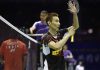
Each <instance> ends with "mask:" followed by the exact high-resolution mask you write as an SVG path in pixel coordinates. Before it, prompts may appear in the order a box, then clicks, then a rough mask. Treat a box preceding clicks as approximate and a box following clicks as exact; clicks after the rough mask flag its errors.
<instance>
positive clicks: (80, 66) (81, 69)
mask: <svg viewBox="0 0 100 70" xmlns="http://www.w3.org/2000/svg"><path fill="white" fill-rule="evenodd" d="M75 70H85V68H84V65H83V61H81V60H80V61H79V62H78V64H77V65H76V68H75Z"/></svg>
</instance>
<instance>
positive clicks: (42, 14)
mask: <svg viewBox="0 0 100 70" xmlns="http://www.w3.org/2000/svg"><path fill="white" fill-rule="evenodd" d="M47 16H48V15H47V14H45V13H41V14H40V19H41V21H45V20H46V18H47Z"/></svg>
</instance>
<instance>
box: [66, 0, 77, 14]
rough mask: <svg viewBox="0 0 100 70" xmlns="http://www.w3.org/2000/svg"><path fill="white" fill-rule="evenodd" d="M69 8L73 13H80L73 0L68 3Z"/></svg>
mask: <svg viewBox="0 0 100 70" xmlns="http://www.w3.org/2000/svg"><path fill="white" fill-rule="evenodd" d="M67 4H68V10H69V11H70V12H71V13H72V14H76V13H78V11H77V9H76V7H75V3H74V2H72V1H69V2H68V3H67Z"/></svg>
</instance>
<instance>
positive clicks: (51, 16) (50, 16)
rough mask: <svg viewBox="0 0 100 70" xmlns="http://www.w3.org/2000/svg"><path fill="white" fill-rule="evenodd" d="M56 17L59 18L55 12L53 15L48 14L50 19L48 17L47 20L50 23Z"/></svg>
mask: <svg viewBox="0 0 100 70" xmlns="http://www.w3.org/2000/svg"><path fill="white" fill-rule="evenodd" d="M54 16H57V17H58V16H59V15H58V14H57V13H55V12H52V13H49V14H48V17H47V19H46V22H48V21H52V18H53V17H54Z"/></svg>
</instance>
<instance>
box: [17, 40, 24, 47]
mask: <svg viewBox="0 0 100 70" xmlns="http://www.w3.org/2000/svg"><path fill="white" fill-rule="evenodd" d="M17 42H18V44H19V45H21V46H26V44H25V43H24V42H22V41H20V40H17Z"/></svg>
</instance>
